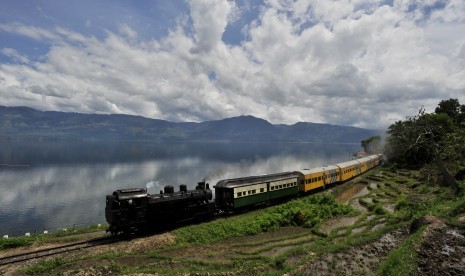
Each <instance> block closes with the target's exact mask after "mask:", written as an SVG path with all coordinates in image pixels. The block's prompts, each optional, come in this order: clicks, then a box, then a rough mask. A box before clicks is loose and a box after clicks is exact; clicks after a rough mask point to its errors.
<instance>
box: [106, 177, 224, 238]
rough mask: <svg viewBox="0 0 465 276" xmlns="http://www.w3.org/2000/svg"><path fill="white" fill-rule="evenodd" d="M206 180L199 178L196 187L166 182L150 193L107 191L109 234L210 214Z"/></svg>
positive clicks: (210, 198)
mask: <svg viewBox="0 0 465 276" xmlns="http://www.w3.org/2000/svg"><path fill="white" fill-rule="evenodd" d="M212 197H213V196H212V191H211V190H210V187H209V184H208V183H205V182H199V183H198V185H197V187H196V189H195V190H187V187H186V185H180V189H179V191H178V192H175V191H174V188H173V186H171V185H168V186H165V188H164V192H163V191H161V192H160V194H153V195H151V194H149V193H147V189H145V188H140V189H123V190H117V191H115V192H113V194H112V195H107V202H106V207H105V217H106V220H107V222H108V224H109V225H110V227H109V229H108V231H109V232H110V233H111V234H118V233H132V232H135V231H140V230H144V229H145V228H148V227H151V228H155V227H164V226H171V225H175V224H176V223H179V222H183V221H186V220H199V221H201V220H208V219H211V218H213V216H214V213H215V204H214V202H213V201H212Z"/></svg>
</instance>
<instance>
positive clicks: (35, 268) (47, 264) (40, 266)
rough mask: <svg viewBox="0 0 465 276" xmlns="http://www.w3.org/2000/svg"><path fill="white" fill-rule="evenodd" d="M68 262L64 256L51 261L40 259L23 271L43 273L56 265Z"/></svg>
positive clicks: (32, 273)
mask: <svg viewBox="0 0 465 276" xmlns="http://www.w3.org/2000/svg"><path fill="white" fill-rule="evenodd" d="M65 263H67V261H66V260H64V259H62V258H55V259H52V260H49V261H40V262H39V263H37V264H35V265H32V266H29V267H27V268H25V269H23V270H22V271H23V272H24V273H26V274H28V275H42V274H44V273H46V272H48V271H50V270H52V269H54V268H56V267H59V266H61V265H63V264H65Z"/></svg>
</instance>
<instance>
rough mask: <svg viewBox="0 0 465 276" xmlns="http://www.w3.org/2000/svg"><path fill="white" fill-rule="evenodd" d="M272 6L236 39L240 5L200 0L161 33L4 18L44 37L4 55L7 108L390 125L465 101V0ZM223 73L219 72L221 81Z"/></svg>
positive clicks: (0, 68) (9, 27)
mask: <svg viewBox="0 0 465 276" xmlns="http://www.w3.org/2000/svg"><path fill="white" fill-rule="evenodd" d="M386 2H387V1H381V0H379V1H364V0H344V1H325V0H308V1H304V0H298V1H280V0H269V1H265V4H264V6H263V7H262V8H261V9H260V12H259V14H258V15H257V17H256V19H255V20H253V21H252V22H251V23H250V24H249V25H247V26H244V28H243V30H244V31H245V32H246V33H247V36H246V37H247V38H246V40H244V41H242V42H241V43H240V45H229V44H226V43H225V42H223V41H222V35H223V33H224V31H225V29H226V27H227V26H228V24H230V23H231V22H232V21H235V20H238V17H240V16H241V9H244V7H239V6H238V4H237V3H235V2H233V1H216V0H215V1H214V0H201V1H190V2H189V5H190V15H189V19H188V20H186V18H185V17H184V16H182V15H180V19H179V20H178V25H177V26H176V27H174V28H173V29H171V30H170V31H169V34H168V35H167V36H165V37H163V38H160V39H148V40H147V39H143V38H140V37H139V36H138V34H137V30H135V29H133V28H131V27H130V26H129V25H128V24H126V23H122V24H121V25H120V26H119V29H118V30H116V31H110V30H107V31H106V36H105V37H104V38H96V37H94V36H91V35H86V34H82V33H78V32H76V31H73V30H69V29H66V28H64V27H62V26H56V27H55V28H51V29H50V28H48V29H45V28H40V27H37V26H29V25H24V24H22V23H18V22H11V23H7V24H5V23H2V24H0V35H2V34H8V35H17V36H24V37H28V38H30V39H33V40H37V41H41V42H42V43H47V44H48V45H49V50H48V52H47V54H46V55H45V56H43V57H42V58H41V59H38V60H34V61H31V60H30V58H27V57H26V55H23V54H22V53H21V52H18V50H15V49H11V48H4V49H2V50H1V54H3V55H5V56H9V57H10V58H12V59H13V60H16V62H15V63H3V64H0V104H1V105H9V106H12V105H27V106H31V107H35V108H39V109H43V110H62V111H74V112H86V113H126V114H136V115H142V116H147V117H151V118H160V119H167V120H173V121H204V120H214V119H221V118H225V117H231V116H238V115H243V114H251V115H254V116H257V117H261V118H264V119H267V120H269V121H271V122H273V123H288V124H292V123H295V122H298V121H311V122H325V123H333V124H344V125H354V126H361V127H371V128H382V127H386V126H388V125H389V124H391V123H393V122H394V120H398V119H403V118H404V116H405V115H410V114H411V113H414V112H415V111H416V110H418V107H420V106H421V105H424V106H426V107H427V108H429V109H430V110H431V111H432V110H434V107H435V105H436V104H437V103H438V102H439V101H440V100H442V99H447V98H450V97H452V98H459V100H460V101H461V102H462V103H465V98H464V96H463V95H465V94H464V92H465V81H464V79H465V50H464V49H465V46H464V45H465V39H464V38H463V35H462V34H463V33H464V31H465V20H464V19H465V4H463V1H460V0H457V1H455V0H450V1H441V0H428V1H413V0H397V1H393V3H392V5H388V4H387V3H386ZM212 75H214V76H215V78H212V77H211V76H212Z"/></svg>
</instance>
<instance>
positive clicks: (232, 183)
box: [213, 172, 297, 188]
mask: <svg viewBox="0 0 465 276" xmlns="http://www.w3.org/2000/svg"><path fill="white" fill-rule="evenodd" d="M295 177H297V175H296V174H295V173H294V172H281V173H273V174H264V175H257V176H247V177H240V178H231V179H223V180H220V181H218V183H216V185H215V186H213V188H234V187H240V186H249V185H254V184H260V183H263V182H265V181H276V180H284V179H289V178H295Z"/></svg>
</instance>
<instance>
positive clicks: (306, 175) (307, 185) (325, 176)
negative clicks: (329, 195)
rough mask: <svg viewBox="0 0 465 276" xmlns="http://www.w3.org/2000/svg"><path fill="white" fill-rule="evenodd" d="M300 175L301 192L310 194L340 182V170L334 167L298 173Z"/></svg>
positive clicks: (305, 170)
mask: <svg viewBox="0 0 465 276" xmlns="http://www.w3.org/2000/svg"><path fill="white" fill-rule="evenodd" d="M296 173H298V174H299V175H300V183H299V190H300V191H301V192H308V191H311V190H313V189H317V188H319V187H324V186H325V185H329V184H332V183H334V182H337V181H339V177H340V174H339V168H338V167H336V166H333V165H330V166H325V167H319V168H313V169H304V170H301V171H297V172H296Z"/></svg>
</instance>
